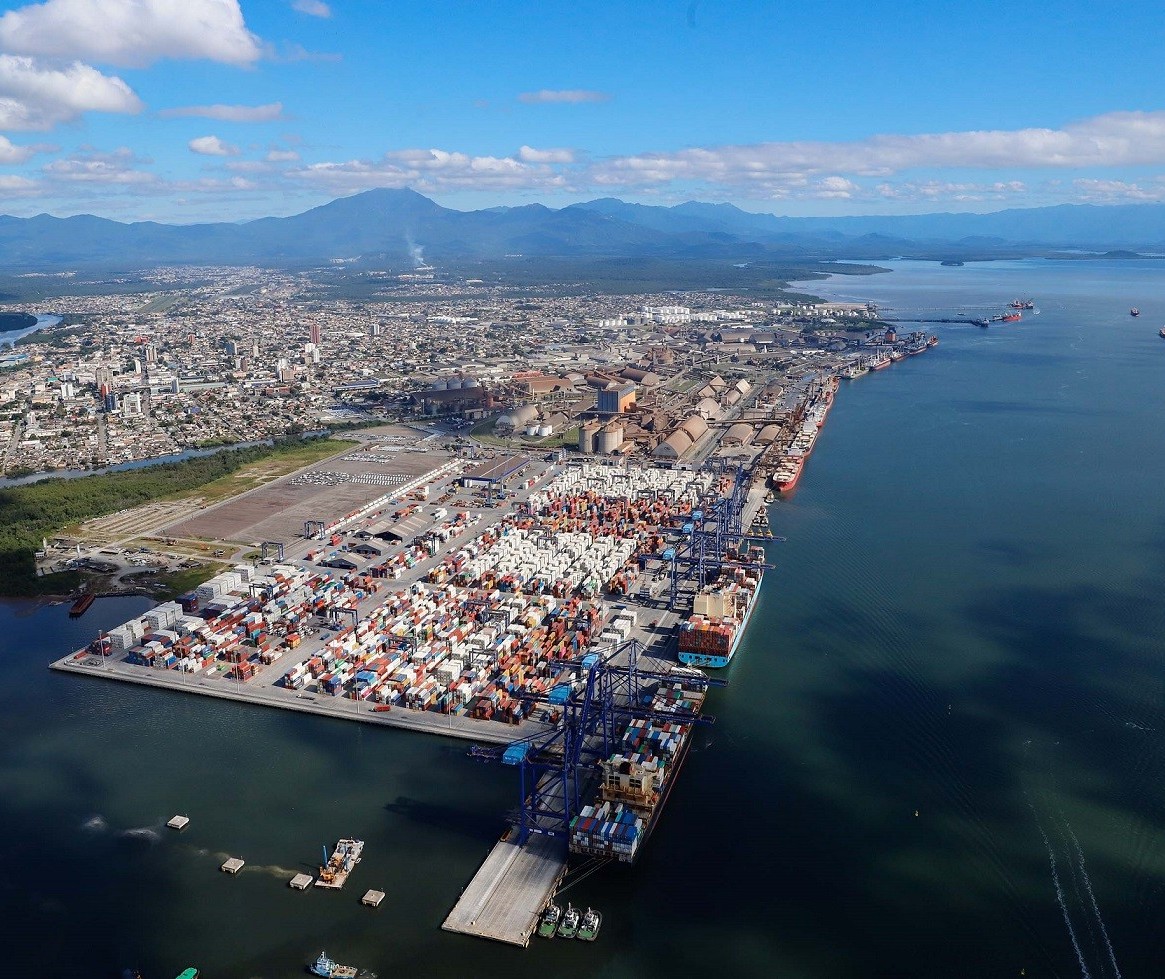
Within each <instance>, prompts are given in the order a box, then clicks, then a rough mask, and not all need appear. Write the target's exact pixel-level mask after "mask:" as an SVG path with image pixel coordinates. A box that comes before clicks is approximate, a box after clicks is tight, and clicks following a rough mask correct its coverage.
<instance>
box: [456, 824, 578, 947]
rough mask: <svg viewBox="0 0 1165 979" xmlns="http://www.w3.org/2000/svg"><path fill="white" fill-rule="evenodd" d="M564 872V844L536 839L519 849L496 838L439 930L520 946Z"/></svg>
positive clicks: (524, 944)
mask: <svg viewBox="0 0 1165 979" xmlns="http://www.w3.org/2000/svg"><path fill="white" fill-rule="evenodd" d="M565 873H566V842H565V841H564V840H559V839H555V838H553V837H549V836H540V835H535V836H533V837H531V838H530V841H529V842H528V843H527V844H526V845H525V846H524V847H522V846H518V845H517V844H515V843H511V842H509V841H508V840H501V841H500V842H498V844H497V845H496V846H495V847H494V848H493V851H492V852H491V853H490V855H489V856H488V857H487V858H486V861H485V863H483V864H482V865H481V869H479V870H478V872H477V873H476V874H475V875H474V877H473V880H471V881H470V882H469V885H468V886H467V887H466V888H465V890H464V891H462V892H461V897H460V898H459V899H458V901H457V904H456V906H454V908H453V910H452V911H451V912H450V913H449V917H448V918H446V919H445V922H444V924H442V925H441V927H442V928H443V929H444V930H445V931H453V932H457V933H459V934H462V935H473V936H475V937H477V938H489V939H492V940H493V941H497V942H505V943H507V944H509V945H521V946H522V947H523V948H524V947H525V946H527V945H528V944H530V936H531V935H533V934H534V929H535V928H536V927H537V925H538V916H539V915H540V914H541V913H542V909H543V908H544V907H546V905H547V903H548V902H549V901H550V899H551V898H552V897H553V896H554V891H555V890H556V889H557V887H558V884H559V882H560V881H561V880H562V877H563V875H564V874H565Z"/></svg>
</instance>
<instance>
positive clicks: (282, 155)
mask: <svg viewBox="0 0 1165 979" xmlns="http://www.w3.org/2000/svg"><path fill="white" fill-rule="evenodd" d="M263 159H265V160H266V161H267V162H268V163H294V162H295V161H296V160H298V159H299V154H298V153H296V152H295V150H268V152H267V155H266V156H265V157H263Z"/></svg>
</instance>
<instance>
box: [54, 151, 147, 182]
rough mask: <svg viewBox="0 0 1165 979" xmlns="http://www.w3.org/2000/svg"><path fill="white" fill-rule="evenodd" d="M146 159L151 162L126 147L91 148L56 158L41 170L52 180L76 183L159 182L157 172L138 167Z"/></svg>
mask: <svg viewBox="0 0 1165 979" xmlns="http://www.w3.org/2000/svg"><path fill="white" fill-rule="evenodd" d="M145 162H148V161H147V160H143V159H141V158H139V157H138V156H137V155H136V154H135V153H134V152H133V151H132V150H129V149H126V148H124V147H122V148H121V149H118V150H114V151H113V152H112V153H99V152H96V151H90V152H87V153H76V154H73V155H72V156H69V157H66V158H65V159H62V160H53V161H52V162H51V163H46V164H45V165H44V166H43V167H41V172H42V173H43V174H44V175H45V177H46V178H48V179H49V180H52V181H60V182H63V183H73V184H77V183H82V184H108V185H121V186H126V185H132V186H141V185H143V184H154V183H157V181H158V177H157V175H156V174H153V173H150V172H148V171H146V170H137V169H135V165H136V164H141V163H145Z"/></svg>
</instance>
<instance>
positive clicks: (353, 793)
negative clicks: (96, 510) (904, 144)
mask: <svg viewBox="0 0 1165 979" xmlns="http://www.w3.org/2000/svg"><path fill="white" fill-rule="evenodd" d="M838 288H839V289H844V290H845V295H844V297H843V298H849V297H852V298H857V299H863V300H864V299H874V300H875V301H877V302H878V303H879V304H882V305H883V306H886V305H889V306H893V307H895V308H896V309H897V310H898V311H899V312H902V311H906V310H916V311H922V310H928V311H934V310H941V311H943V312H945V313H946V314H951V313H954V312H956V311H957V310H958V309H959V308H960V307H961V306H968V307H970V306H976V307H978V306H981V305H983V304H993V308H994V307H1001V306H1002V304H1003V303H1004V302H1006V301H1008V300H1010V299H1012V298H1015V297H1016V296H1025V297H1026V296H1032V297H1034V298H1035V299H1036V300H1037V304H1038V306H1039V310H1040V312H1039V314H1038V315H1034V316H1033V315H1030V314H1028V315H1025V317H1024V320H1023V321H1022V322H1021V323H1019V324H1016V325H1014V326H1001V327H998V328H993V329H991V330H987V331H983V330H979V329H977V328H975V327H971V326H965V327H964V326H937V327H934V328H933V329H934V330H935V332H937V333H938V334H939V335H940V337H941V341H942V342H941V344H940V345H939V346H938V347H937V348H936V349H934V350H932V351H930V352H928V353H927V354H925V355H923V356H920V357H915V358H911V359H909V360H907V361H904V362H902V363H900V364H897V365H894V366H893V367H891V368H890V369H888V370H885V371H882V372H880V373H878V374H875V375H869V376H866V377H864V378H861V379H859V380H857V381H855V382H852V383H849V382H843V387H842V390H841V392H840V393H839V396H838V399H837V403H836V406H835V408H834V410H833V412H832V414H831V415H830V418H829V421H828V423H827V425H826V427H825V430H824V433H823V435H822V437H821V439H820V440H819V442H818V446H817V449H816V451H815V452H814V454H813V457H812V458H811V459H810V461H809V463H808V464H807V467H806V470H805V473H804V475H803V476H802V479H801V482H800V485H799V486H798V489H797V491H796V493H795V495H794V496H793V498H792V499H791V500H788V501H781V502H780V503H779V504H777V505H776V506H775V507H774V510H773V520H774V524H775V526H776V527H777V529H778V532H779V533H782V534H784V535H786V536H787V537H788V541H787V543H784V544H780V545H774V546H773V547H771V548H770V557H771V559H772V560H773V561H774V563H775V564H776V568H775V570H773V571H772V572H770V573H769V576H768V577H767V578H766V584H765V592H764V595H763V596H762V602H763V604H762V605H761V606H760V607H759V609H758V611H757V613H756V615H755V616H754V620H753V626H752V628H751V629H750V634H749V637H748V639H747V640H746V645H745V646H744V648H743V649H742V651H741V654H740V656H739V657H738V659H737V661H736V663H734V665H733V667H732V670H731V672H730V678H731V681H732V682H731V685H730V686H729V687H728V688H726V689H725V690H723V691H718V692H717V693H716V694H714V696H713V699H712V702H711V704H710V708H709V709H710V710H711V712H712V713H714V714H715V715H716V716H717V718H718V720H717V723H716V724H715V725H714V726H711V727H709V728H707V729H705V730H703V731H702V732H701V733H700V734H699V735H698V736H697V740H696V742H695V746H696V750H695V751H694V752H693V753H692V754H691V755H690V757H689V759H688V763H687V765H686V767H685V770H684V772H683V776H682V780H681V782H680V784H679V785H678V787H677V789H676V791H675V792H674V793H673V795H672V797H671V800H670V802H669V803H668V810H667V813H666V816H665V818H664V819H663V821H662V824H661V826H660V828H659V829H658V830H657V831H656V833H655V835H654V836H653V837H652V839H651V841H650V844H649V846H648V848H647V850H646V852H645V854H644V856H643V857H642V858H641V860H640V862H639V864H638V865H637V866H636V867H635V868H633V869H632V870H626V869H622V868H610V869H608V870H604V871H602V872H601V873H599V874H598V875H596V876H595V877H593V878H591V879H590V880H588V881H587V882H586V883H585V884H583V885H581V886H580V887H579V888H578V889H577V890H576V891H572V892H571V893H570V894H569V895H568V896H569V897H571V899H572V900H574V901H575V902H576V903H583V904H586V903H593V904H595V905H596V906H597V907H600V908H601V909H602V910H603V911H604V912H605V914H606V922H605V925H604V931H603V934H602V936H601V937H600V940H599V941H598V942H597V943H595V945H594V946H585V945H582V944H577V943H567V942H535V944H533V945H532V946H531V948H530V949H529V950H526V951H524V952H523V951H518V950H512V949H508V948H503V947H498V946H494V945H490V944H488V943H484V942H480V941H476V940H473V939H466V938H460V937H457V936H450V935H446V934H444V933H442V932H440V931H439V924H440V921H441V920H442V919H443V918H444V915H445V913H446V912H447V911H448V909H449V907H450V906H451V905H452V904H453V903H454V902H455V900H456V898H457V895H458V893H459V891H460V889H461V887H462V886H464V884H465V883H466V882H467V881H468V879H469V878H470V876H471V875H472V874H473V872H474V871H475V870H476V868H477V866H478V864H479V862H480V860H481V859H482V857H483V856H484V855H485V853H486V852H487V850H488V848H489V846H490V844H491V842H492V840H493V839H494V837H495V836H496V834H497V832H498V831H500V829H501V815H502V813H503V812H504V811H505V810H506V809H507V808H509V807H510V806H511V805H512V804H513V803H514V802H515V801H516V795H517V790H516V786H515V785H514V784H513V775H512V773H511V772H509V771H508V770H504V769H494V768H490V767H488V766H483V765H480V764H478V763H475V762H472V761H470V760H468V759H467V758H465V756H464V749H463V747H462V746H459V745H445V744H443V743H441V742H437V741H434V740H432V739H426V738H423V737H420V736H410V735H405V734H402V733H400V732H390V731H368V730H364V729H362V728H360V727H357V726H355V725H344V724H342V723H340V722H337V721H330V722H329V721H324V720H322V719H315V718H305V717H291V716H287V715H284V714H282V713H280V712H276V711H270V710H263V709H260V708H245V707H239V706H235V705H231V704H219V703H210V702H207V701H205V700H202V699H198V698H192V697H191V698H184V697H182V696H180V695H165V694H160V693H158V692H155V691H150V690H138V689H131V688H127V687H124V686H121V685H117V684H113V683H100V682H97V681H90V682H84V681H82V680H81V679H79V678H72V677H61V676H58V675H56V674H51V673H49V672H48V671H46V670H45V669H44V666H45V664H47V663H48V662H49V660H51V659H52V658H53V657H55V656H57V655H60V653H61V652H62V651H63V650H65V649H68V648H71V647H73V646H76V645H78V644H79V643H80V642H81V641H82V640H83V639H84V638H86V637H87V636H88V635H90V634H91V633H92V632H93V630H95V628H96V627H97V626H98V625H99V624H105V625H111V624H114V623H117V622H120V621H122V620H123V619H124V618H126V617H127V615H128V612H129V609H130V608H131V607H132V608H141V607H143V603H142V602H141V601H140V600H125V601H119V602H116V603H114V602H107V601H105V600H100V601H98V602H97V603H96V604H95V605H94V607H93V609H92V610H91V611H90V612H89V613H88V614H87V615H86V617H85V618H84V619H82V620H80V622H79V623H75V622H70V621H69V620H68V619H67V618H66V608H67V607H65V606H58V607H55V608H45V609H41V610H37V611H29V610H28V607H27V606H17V605H12V604H9V605H0V620H2V621H0V634H2V635H4V636H5V639H4V641H3V645H2V646H0V662H3V664H4V665H5V666H7V667H8V669H7V670H6V671H5V680H6V682H5V683H4V684H2V685H0V735H2V737H0V785H3V786H4V791H3V792H0V866H3V867H4V868H5V869H6V871H8V872H6V873H5V874H2V875H0V920H2V921H4V922H5V925H6V927H7V928H8V929H9V930H10V934H11V935H14V936H21V938H20V939H19V940H17V941H16V942H15V943H13V942H10V943H9V953H10V954H12V953H14V954H15V959H16V961H17V962H18V963H19V964H20V965H22V966H23V965H25V964H26V962H27V963H31V961H32V959H33V957H34V956H35V957H37V959H38V961H39V967H38V968H39V972H37V973H36V974H41V975H50V976H70V975H85V976H115V975H117V973H118V972H119V971H120V970H121V969H122V968H124V967H126V966H134V967H137V968H140V969H142V970H143V973H144V975H145V976H146V979H158V977H161V979H170V977H171V976H173V975H176V974H177V972H178V971H179V970H180V969H181V968H183V967H184V966H186V965H188V964H195V965H199V966H201V967H202V968H203V969H204V970H205V973H206V974H207V975H211V976H215V977H228V979H234V977H237V979H245V977H253V976H266V977H281V976H292V975H299V974H303V968H304V964H305V963H306V962H307V961H308V960H309V959H310V958H311V957H312V956H314V955H315V954H317V953H318V951H319V949H320V948H321V947H326V948H327V949H328V950H329V952H331V953H332V954H333V955H335V956H336V957H337V958H339V959H340V960H341V961H350V962H353V963H356V964H361V965H364V966H367V967H369V968H372V969H375V970H377V971H378V972H379V973H380V974H381V975H382V976H388V975H392V974H395V973H399V972H409V973H413V974H420V975H465V974H473V975H483V976H503V975H504V976H544V975H547V974H554V975H555V976H610V977H630V976H655V975H664V974H668V973H671V974H679V973H683V974H685V975H686V974H693V973H695V974H716V975H725V976H729V975H731V976H771V975H778V976H782V977H786V976H805V977H845V979H848V977H855V979H856V977H868V976H910V977H912V976H920V977H921V976H927V977H932V976H1019V975H1021V973H1022V974H1026V975H1027V976H1080V975H1089V976H1093V977H1112V976H1116V975H1118V970H1119V974H1120V975H1124V976H1128V977H1134V976H1154V975H1158V974H1159V973H1160V967H1159V963H1160V962H1161V960H1162V957H1163V953H1165V931H1163V929H1162V927H1161V925H1160V920H1161V917H1162V913H1163V912H1165V816H1163V815H1162V813H1165V744H1163V740H1162V739H1163V735H1165V682H1163V674H1165V664H1163V657H1165V650H1163V647H1162V637H1163V636H1165V603H1163V602H1162V600H1161V594H1162V582H1163V580H1165V495H1163V494H1162V493H1161V485H1162V478H1161V477H1162V473H1163V470H1165V466H1163V465H1162V464H1161V463H1160V462H1159V456H1160V449H1161V445H1162V437H1161V433H1162V430H1163V423H1165V417H1163V415H1165V341H1162V340H1161V339H1160V338H1158V337H1157V335H1156V334H1157V330H1158V329H1159V328H1160V326H1161V323H1162V322H1165V277H1162V276H1161V275H1160V273H1159V272H1158V269H1157V266H1156V265H1154V264H1151V263H1124V262H1119V263H1118V262H1113V263H1078V262H1064V263H1047V262H1022V263H998V264H991V265H967V266H965V267H963V268H952V269H942V268H939V267H936V266H933V265H927V266H922V265H913V264H908V263H902V264H896V265H895V271H894V272H893V273H892V274H890V275H883V276H878V277H873V278H869V279H860V280H854V279H850V278H846V279H842V280H839V282H838ZM819 291H820V290H819ZM1134 304H1135V305H1138V306H1139V307H1140V308H1141V309H1142V310H1143V311H1144V315H1142V316H1141V317H1140V319H1139V320H1133V319H1131V318H1130V317H1129V316H1128V308H1129V306H1131V305H1134ZM943 312H932V313H929V315H936V316H938V315H943ZM127 602H129V603H134V602H136V603H137V604H133V605H130V604H126V603H127ZM175 812H185V813H187V814H189V815H190V816H191V817H192V818H193V820H194V822H193V824H192V826H191V828H190V829H189V830H187V831H186V833H184V834H182V835H181V836H177V835H175V834H171V833H168V831H163V830H161V829H160V826H161V823H162V822H163V821H164V819H165V818H168V817H169V816H170V815H172V814H173V813H175ZM96 816H99V817H100V820H99V821H94V817H96ZM87 825H88V828H86V826H87ZM146 829H148V830H151V832H152V833H153V835H154V836H156V837H157V838H156V840H152V839H151V834H148V833H143V832H138V833H133V832H130V835H128V836H127V835H125V834H126V833H127V831H133V830H146ZM349 834H352V835H357V836H359V837H361V838H363V839H365V840H367V841H368V849H367V851H366V855H365V860H364V862H363V863H362V864H361V865H360V867H359V868H358V870H357V873H356V875H355V876H354V878H353V882H352V883H351V884H350V885H349V889H348V890H345V891H344V892H341V894H339V895H331V894H316V893H308V894H298V893H295V892H291V891H290V890H289V889H288V888H287V887H286V883H285V881H286V877H287V876H290V873H289V871H292V870H295V869H297V868H298V867H300V866H301V865H304V866H306V865H307V864H310V863H311V862H312V861H313V860H314V859H315V858H316V853H317V851H318V849H319V846H320V844H321V843H323V842H325V841H329V842H330V841H332V840H333V839H335V838H336V837H337V836H340V835H349ZM226 853H231V854H237V855H241V856H244V857H245V858H246V859H247V861H248V870H246V871H244V873H243V874H242V875H240V876H239V877H238V878H228V877H227V876H226V875H223V874H221V873H219V871H218V870H217V866H218V863H219V862H221V858H220V856H219V855H220V854H226ZM373 886H375V887H380V888H381V889H383V890H386V891H387V892H388V894H389V897H388V899H387V900H386V902H385V904H384V905H383V906H382V907H381V909H380V910H379V911H369V910H367V909H362V908H360V907H359V905H358V898H359V895H360V893H362V892H363V890H364V889H365V888H366V887H373ZM22 960H23V961H22ZM27 968H29V969H32V968H34V967H33V966H32V965H31V964H29V965H27Z"/></svg>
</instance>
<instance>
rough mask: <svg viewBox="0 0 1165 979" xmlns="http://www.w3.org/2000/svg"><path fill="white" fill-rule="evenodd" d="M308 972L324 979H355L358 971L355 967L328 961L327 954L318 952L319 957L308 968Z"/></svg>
mask: <svg viewBox="0 0 1165 979" xmlns="http://www.w3.org/2000/svg"><path fill="white" fill-rule="evenodd" d="M308 971H309V972H310V973H311V974H312V975H313V976H323V977H324V979H356V973H357V971H358V970H357V969H356V968H355V966H351V965H340V963H339V962H336V961H335V960H333V959H329V958H328V953H327V952H320V957H319V958H318V959H316V960H315V962H313V963H312V964H311V965H310V966H309V967H308Z"/></svg>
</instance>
